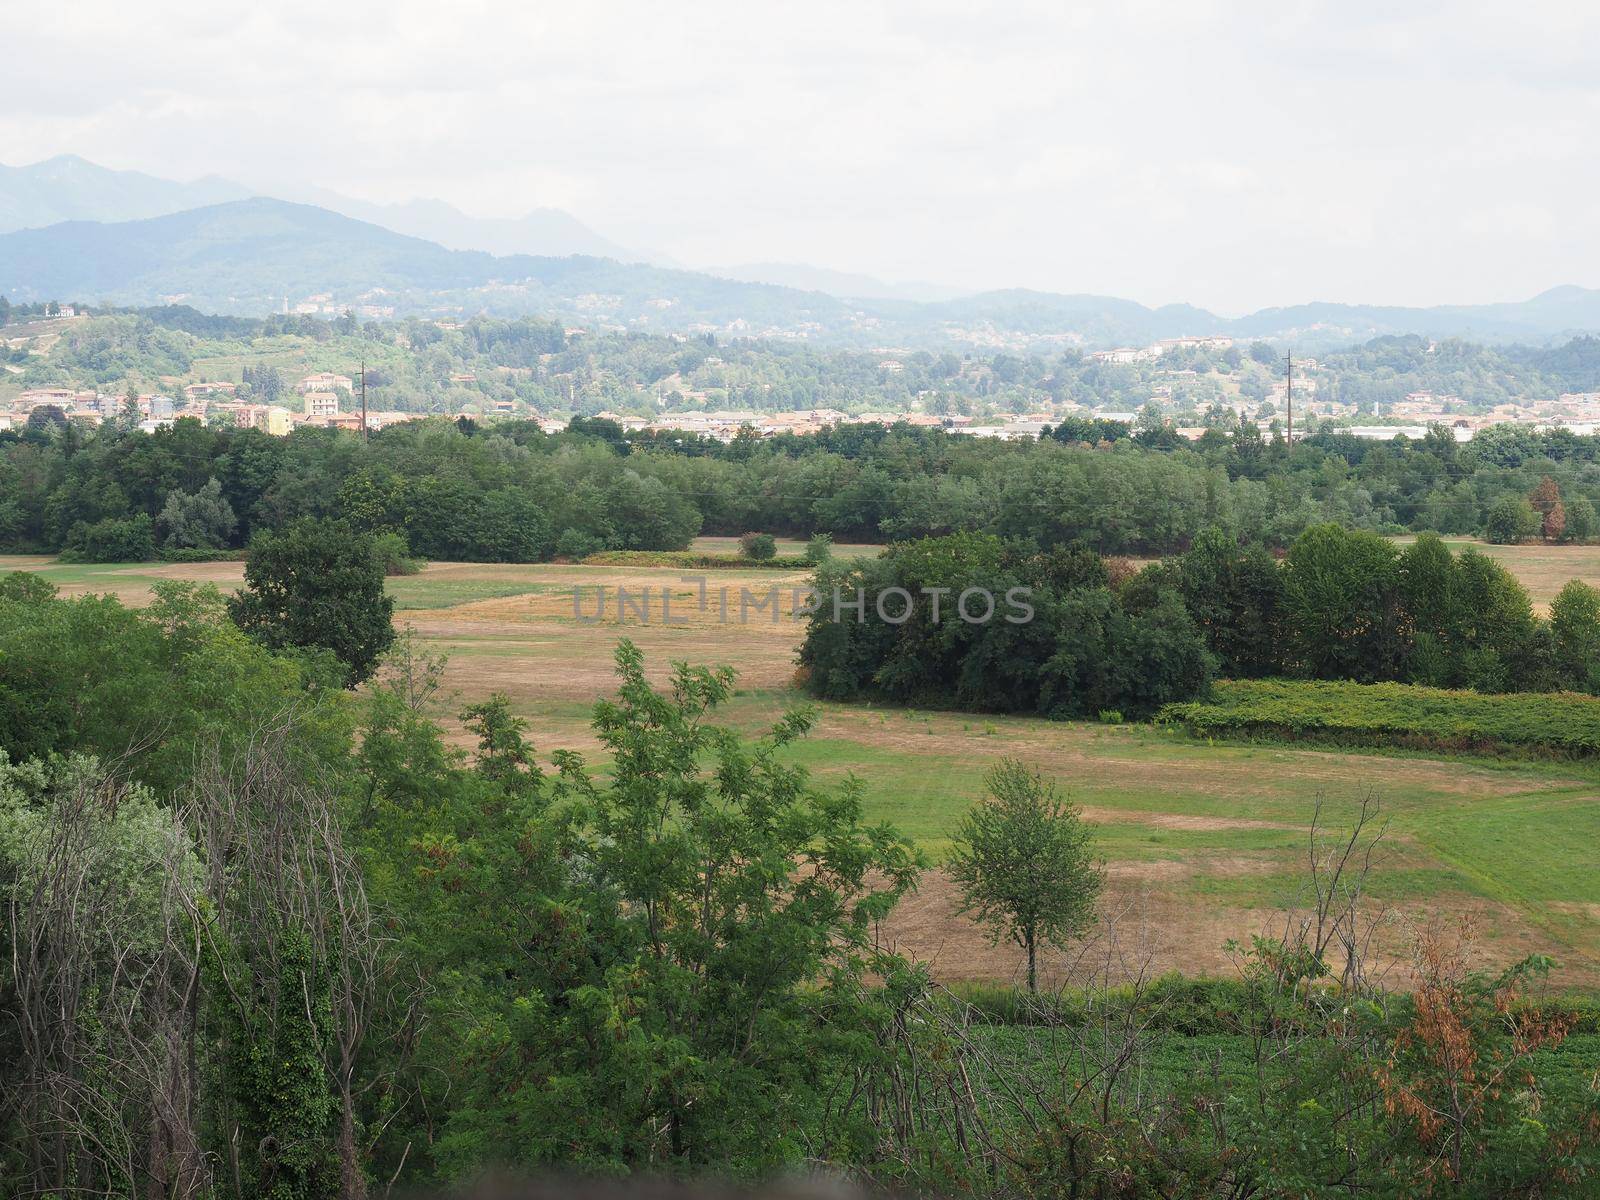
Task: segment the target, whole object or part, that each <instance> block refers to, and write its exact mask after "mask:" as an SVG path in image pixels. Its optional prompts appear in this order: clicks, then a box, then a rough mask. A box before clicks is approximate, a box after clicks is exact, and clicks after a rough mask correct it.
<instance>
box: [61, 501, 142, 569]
mask: <svg viewBox="0 0 1600 1200" xmlns="http://www.w3.org/2000/svg"><path fill="white" fill-rule="evenodd" d="M155 556H156V531H155V522H154V521H152V520H151V519H150V518H149V517H148V516H146V515H145V514H144V513H137V514H135V515H134V516H131V517H107V518H106V519H105V520H103V521H96V522H95V523H94V524H93V525H89V524H86V523H84V522H82V521H80V522H78V523H77V524H76V525H74V526H73V527H72V530H71V532H70V533H68V534H67V546H66V549H65V550H64V551H63V552H62V555H61V557H62V558H64V559H66V560H67V561H68V562H89V563H110V562H149V561H150V560H151V559H153V558H154V557H155Z"/></svg>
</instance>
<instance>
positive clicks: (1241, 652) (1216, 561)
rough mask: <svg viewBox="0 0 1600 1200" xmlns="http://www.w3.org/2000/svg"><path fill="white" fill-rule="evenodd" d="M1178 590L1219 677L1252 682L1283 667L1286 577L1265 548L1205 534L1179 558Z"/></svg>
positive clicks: (1222, 535)
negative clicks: (1248, 545)
mask: <svg viewBox="0 0 1600 1200" xmlns="http://www.w3.org/2000/svg"><path fill="white" fill-rule="evenodd" d="M1178 587H1179V589H1180V590H1181V592H1182V594H1183V602H1184V607H1185V608H1187V609H1188V612H1189V615H1190V617H1191V618H1192V619H1193V620H1194V622H1195V624H1196V625H1197V626H1199V628H1200V631H1201V633H1202V634H1203V635H1204V636H1205V639H1206V646H1207V647H1208V648H1209V649H1210V651H1211V653H1212V654H1213V655H1215V656H1216V659H1217V671H1218V673H1219V674H1221V675H1222V676H1224V677H1226V678H1238V679H1253V678H1257V677H1260V676H1263V675H1271V674H1275V673H1277V672H1279V671H1281V670H1282V669H1283V650H1282V644H1281V640H1280V639H1281V636H1282V633H1281V629H1280V620H1281V618H1280V613H1279V609H1280V607H1281V605H1282V601H1283V573H1282V571H1280V570H1279V568H1278V564H1277V563H1276V562H1275V561H1274V560H1273V558H1272V556H1271V555H1270V554H1268V553H1267V552H1266V551H1265V550H1263V549H1262V548H1261V547H1259V546H1251V547H1249V548H1248V549H1244V550H1241V549H1240V548H1239V546H1238V543H1237V542H1236V541H1235V540H1234V539H1233V538H1232V537H1231V536H1229V535H1228V534H1227V533H1225V532H1224V531H1222V530H1220V529H1216V528H1212V529H1207V530H1203V531H1202V532H1201V533H1200V535H1199V536H1198V537H1196V538H1195V541H1194V545H1193V546H1191V547H1190V548H1189V550H1188V551H1187V552H1186V553H1185V554H1184V555H1183V557H1182V559H1181V560H1180V564H1179V575H1178Z"/></svg>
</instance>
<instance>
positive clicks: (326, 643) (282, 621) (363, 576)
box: [229, 518, 394, 685]
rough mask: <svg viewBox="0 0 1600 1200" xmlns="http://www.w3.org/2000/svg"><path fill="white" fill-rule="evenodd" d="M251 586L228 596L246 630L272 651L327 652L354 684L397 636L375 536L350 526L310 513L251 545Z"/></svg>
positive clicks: (247, 573)
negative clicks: (372, 536) (373, 542)
mask: <svg viewBox="0 0 1600 1200" xmlns="http://www.w3.org/2000/svg"><path fill="white" fill-rule="evenodd" d="M244 579H245V587H244V589H243V590H242V591H240V592H238V593H237V594H236V595H235V596H234V597H233V598H232V599H231V600H230V601H229V611H230V613H231V614H232V616H233V619H234V621H235V622H236V623H237V624H238V626H239V628H241V629H243V630H244V631H245V632H246V633H248V634H249V635H250V636H251V637H253V638H255V639H256V640H258V641H260V642H261V643H262V644H263V645H266V646H267V647H269V648H271V649H275V650H277V649H285V648H288V647H298V648H300V649H307V650H326V651H329V652H330V653H332V654H333V655H334V657H336V658H337V659H338V660H339V662H340V663H342V664H343V667H344V674H345V681H346V683H348V684H351V685H354V684H356V683H360V682H361V681H362V680H364V679H366V678H367V677H368V676H369V675H371V674H372V671H373V669H374V668H375V667H376V666H377V662H378V657H379V655H381V654H382V653H383V652H384V650H386V649H387V648H388V647H389V644H390V643H391V642H393V641H394V625H393V623H392V616H393V612H394V600H393V599H392V598H390V597H389V596H388V595H386V594H385V592H384V589H383V572H382V569H381V568H380V566H379V565H378V562H377V559H376V557H375V556H374V554H373V550H372V539H371V538H370V537H369V536H367V535H366V534H361V533H357V532H356V531H355V530H353V529H351V528H350V527H349V526H348V525H346V524H344V523H342V522H338V521H330V520H317V519H313V518H304V519H302V520H300V521H297V522H295V523H294V524H293V525H291V526H289V527H288V528H287V529H285V530H283V531H282V532H281V533H270V532H269V533H263V534H260V535H259V536H258V537H257V538H256V540H255V541H254V542H252V543H251V546H250V557H249V558H248V559H247V560H246V562H245V568H244Z"/></svg>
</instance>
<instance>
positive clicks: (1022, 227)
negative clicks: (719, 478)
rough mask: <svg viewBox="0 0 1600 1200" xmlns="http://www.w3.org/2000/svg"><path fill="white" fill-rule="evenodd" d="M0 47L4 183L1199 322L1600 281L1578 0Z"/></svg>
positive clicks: (984, 10)
mask: <svg viewBox="0 0 1600 1200" xmlns="http://www.w3.org/2000/svg"><path fill="white" fill-rule="evenodd" d="M0 46H3V47H5V49H4V51H3V52H0V53H3V54H4V59H5V61H6V64H7V72H8V76H9V78H8V80H7V87H6V102H5V104H4V105H3V106H0V161H6V162H11V163H16V162H25V161H31V160H33V159H36V158H42V157H46V156H49V155H52V154H57V153H62V152H69V151H70V152H75V153H80V154H83V155H85V156H87V157H89V158H93V159H95V160H96V161H101V162H105V163H107V164H108V165H113V166H122V167H137V168H140V169H143V170H148V171H152V172H154V173H158V174H167V175H174V176H180V177H193V176H196V175H202V174H211V173H217V174H223V175H229V176H233V177H237V178H242V179H245V180H247V181H249V182H251V183H254V184H256V185H258V186H261V187H262V188H263V189H264V190H272V188H273V187H275V186H276V187H281V188H284V189H285V190H288V189H289V188H290V187H292V186H299V185H316V186H324V187H330V188H334V189H337V190H341V191H346V192H351V193H354V194H358V195H362V196H365V197H369V198H372V199H378V200H389V199H403V198H405V197H407V196H411V195H432V196H439V197H442V198H444V199H446V200H449V201H451V202H453V203H455V204H458V205H460V206H461V207H463V208H465V209H467V210H469V211H474V212H478V213H482V214H484V215H505V214H511V213H516V212H520V211H524V210H526V209H529V208H532V207H535V206H538V205H555V206H560V207H566V208H569V209H571V210H573V211H574V212H575V213H576V214H577V215H579V216H580V217H581V218H582V219H584V220H586V221H588V222H589V223H591V224H593V225H594V226H596V227H597V228H598V229H600V230H601V231H602V232H604V233H606V234H608V235H609V236H612V237H614V238H616V239H617V240H620V241H624V242H629V243H632V244H636V245H648V246H653V247H656V248H659V249H661V250H664V251H666V252H668V253H670V254H672V255H674V256H675V257H677V258H679V259H681V260H683V261H686V262H691V263H732V262H738V261H749V260H774V259H788V260H795V261H809V262H813V263H817V264H820V265H825V266H832V267H840V268H846V269H853V270H864V271H871V272H875V273H878V274H883V275H887V276H892V277H901V278H906V277H916V278H932V279H938V280H941V281H948V282H953V283H958V284H965V285H970V286H1009V285H1021V286H1031V287H1038V288H1049V289H1054V290H1062V291H1101V292H1109V293H1113V294H1119V295H1130V296H1133V297H1136V298H1138V299H1141V300H1146V301H1149V302H1156V303H1161V302H1168V301H1176V300H1188V301H1191V302H1195V303H1201V304H1208V305H1212V306H1215V307H1219V308H1222V309H1227V310H1232V311H1237V310H1242V309H1246V308H1251V307H1256V306H1259V305H1263V304H1269V303H1292V302H1296V301H1299V300H1306V299H1312V298H1320V299H1341V300H1370V301H1381V302H1396V303H1432V302H1444V301H1475V300H1487V299H1503V298H1509V297H1515V296H1518V295H1522V294H1531V293H1532V292H1535V291H1538V290H1541V289H1542V288H1544V287H1546V286H1549V285H1552V284H1555V283H1560V282H1577V283H1584V284H1588V285H1591V286H1593V285H1600V228H1596V226H1595V224H1594V222H1593V221H1592V219H1591V217H1592V213H1591V209H1592V207H1593V202H1592V200H1591V199H1590V197H1592V196H1594V195H1595V194H1596V193H1597V190H1600V156H1596V155H1594V154H1593V153H1592V150H1591V149H1590V148H1591V147H1592V145H1594V144H1595V143H1596V142H1600V137H1597V134H1600V80H1596V79H1595V78H1593V77H1592V76H1593V73H1592V70H1591V64H1592V62H1593V61H1594V59H1595V55H1596V51H1597V50H1600V11H1597V10H1596V9H1595V8H1594V7H1593V6H1591V5H1587V4H1583V3H1555V2H1553V0H1525V2H1520V3H1516V4H1511V3H1509V2H1505V0H1500V2H1496V3H1490V2H1487V0H1467V2H1464V3H1459V4H1454V5H1451V6H1448V7H1447V8H1445V9H1437V8H1436V9H1434V10H1432V11H1423V10H1421V9H1413V10H1401V11H1396V9H1395V6H1394V5H1392V4H1391V3H1377V2H1375V0H1361V2H1358V3H1332V2H1331V0H1330V2H1326V3H1324V2H1320V0H1290V2H1287V3H1283V2H1280V3H1273V4H1267V3H1264V2H1258V0H1248V2H1246V3H1224V2H1222V0H1214V2H1207V3H1195V2H1188V3H1183V2H1178V0H1138V2H1137V3H1126V2H1124V3H1093V4H1087V3H1080V4H1074V5H1061V4H1059V3H1014V4H1010V5H1006V6H974V5H970V4H966V3H960V2H956V0H940V2H937V3H924V4H919V5H911V4H906V3H902V2H898V0H876V2H874V0H857V2H854V3H844V2H843V0H820V2H816V3H810V4H806V5H795V4H790V3H783V4H779V3H772V2H771V0H744V2H742V3H734V2H732V0H709V2H704V3H698V4H694V5H662V4H659V3H645V2H643V0H630V2H626V3H619V2H597V3H589V4H583V5H572V4H561V5H557V4H551V3H545V2H539V3H534V4H531V5H530V4H526V3H501V2H493V0H472V2H467V3H457V4H452V5H440V4H437V3H432V2H429V3H421V2H418V0H398V2H394V0H389V2H385V3H381V4H380V3H370V2H367V0H360V2H356V3H349V2H344V3H341V2H339V0H318V2H316V3H310V2H307V0H280V2H279V3H277V4H274V5H270V6H264V5H258V4H249V5H246V4H242V3H237V2H230V0H224V2H222V3H217V4H214V5H212V6H209V7H207V8H204V9H197V8H196V7H195V6H193V5H190V4H180V3H177V2H176V0H154V2H148V0H75V3H73V4H71V5H44V6H31V5H7V6H5V7H4V8H3V9H0Z"/></svg>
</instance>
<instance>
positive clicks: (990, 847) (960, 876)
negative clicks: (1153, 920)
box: [945, 759, 1105, 992]
mask: <svg viewBox="0 0 1600 1200" xmlns="http://www.w3.org/2000/svg"><path fill="white" fill-rule="evenodd" d="M984 786H985V787H986V789H987V790H988V796H987V798H985V799H984V800H982V801H980V802H979V803H978V804H977V805H976V806H975V807H974V808H973V809H972V810H971V811H970V812H968V813H967V815H966V816H965V817H963V818H962V820H961V823H960V825H958V826H957V827H956V831H955V834H954V836H953V838H952V842H953V849H952V850H951V853H950V858H949V861H948V864H947V866H946V868H945V869H946V871H947V872H948V873H949V875H950V878H951V879H952V880H954V881H955V883H956V886H957V887H959V888H960V889H961V894H962V897H963V900H964V904H963V909H962V911H963V912H969V913H971V914H972V915H973V919H974V920H976V921H978V922H979V923H981V924H984V925H987V926H988V927H989V928H990V930H991V932H992V936H993V937H994V939H995V940H997V941H998V940H999V939H1000V938H1001V937H1009V938H1011V939H1012V940H1013V941H1015V942H1016V943H1017V945H1019V946H1021V947H1022V950H1023V952H1024V954H1026V955H1027V960H1028V990H1029V991H1030V992H1035V991H1037V990H1038V953H1039V949H1040V947H1041V946H1045V945H1060V944H1062V943H1064V942H1066V941H1068V940H1069V939H1071V938H1072V937H1074V936H1076V935H1078V934H1081V933H1083V932H1084V931H1085V930H1086V929H1087V928H1088V927H1089V926H1090V924H1091V923H1092V922H1093V919H1094V911H1095V901H1096V900H1097V899H1098V897H1099V895H1100V889H1101V887H1102V885H1103V884H1104V881H1105V873H1104V866H1103V864H1101V863H1100V862H1098V861H1096V859H1095V858H1094V845H1093V834H1092V832H1091V831H1090V829H1089V828H1088V826H1086V825H1085V824H1084V823H1083V818H1082V816H1081V814H1080V813H1079V812H1078V810H1077V809H1076V808H1075V807H1074V806H1073V805H1072V804H1071V803H1070V802H1069V801H1067V800H1065V799H1064V798H1063V797H1062V796H1061V795H1060V794H1059V793H1058V792H1057V791H1056V788H1055V785H1054V784H1052V783H1050V782H1048V781H1046V780H1045V779H1044V778H1043V777H1042V776H1040V775H1039V774H1037V773H1036V772H1031V771H1029V770H1028V768H1027V767H1026V766H1024V765H1023V764H1022V763H1020V762H1017V761H1016V760H1015V759H1004V760H1002V761H1001V762H1000V763H999V764H998V765H996V766H995V767H994V768H993V769H992V770H991V771H990V772H989V774H988V776H987V777H986V778H985V780H984Z"/></svg>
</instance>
